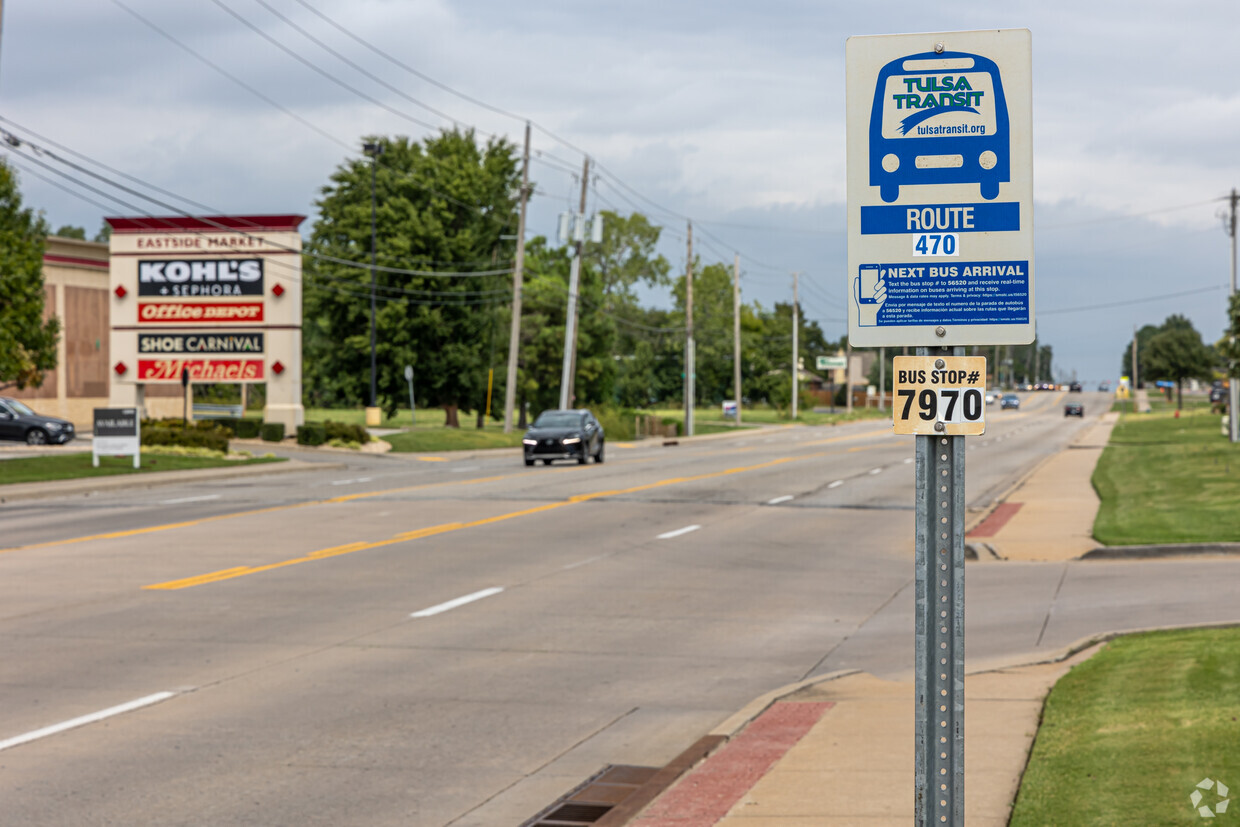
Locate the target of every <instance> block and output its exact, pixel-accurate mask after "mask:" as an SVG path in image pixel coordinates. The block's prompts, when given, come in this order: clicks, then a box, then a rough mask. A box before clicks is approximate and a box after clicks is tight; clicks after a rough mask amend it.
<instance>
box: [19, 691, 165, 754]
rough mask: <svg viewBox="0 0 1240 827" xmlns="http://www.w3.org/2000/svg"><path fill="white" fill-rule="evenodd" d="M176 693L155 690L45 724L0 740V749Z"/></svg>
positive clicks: (120, 712)
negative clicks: (152, 692)
mask: <svg viewBox="0 0 1240 827" xmlns="http://www.w3.org/2000/svg"><path fill="white" fill-rule="evenodd" d="M176 694H177V693H175V692H156V693H155V694H154V695H147V696H146V697H145V698H138V700H136V701H130V702H129V703H124V704H119V705H117V706H112V707H108V708H107V709H103V710H100V711H99V712H92V713H90V714H89V715H82V716H80V717H77V718H72V719H70V720H68V721H62V722H61V723H59V724H52V725H51V726H45V727H43V728H42V729H36V730H34V731H33V732H27V733H26V734H25V735H18V736H15V737H13V738H9V739H7V740H4V741H0V750H6V749H8V748H9V747H16V746H21V745H22V744H28V743H30V742H31V741H37V740H39V739H40V738H46V737H48V736H49V735H56V734H57V733H61V732H64V731H66V730H70V729H76V728H77V727H80V726H85V725H86V724H93V723H97V722H99V721H102V720H104V719H105V718H111V717H113V716H116V715H123V714H125V713H126V712H133V711H134V710H135V709H141V708H142V707H144V706H150V705H151V704H157V703H159V702H160V701H166V700H168V699H169V698H172V697H175V696H176Z"/></svg>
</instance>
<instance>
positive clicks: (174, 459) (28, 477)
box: [0, 451, 283, 485]
mask: <svg viewBox="0 0 1240 827" xmlns="http://www.w3.org/2000/svg"><path fill="white" fill-rule="evenodd" d="M265 462H283V460H281V459H279V458H277V457H256V458H254V459H245V460H232V459H222V458H215V457H182V456H173V455H169V454H155V453H148V452H146V451H143V452H142V467H141V468H138V469H135V468H134V467H133V459H132V458H130V457H100V458H99V467H98V468H95V467H94V466H93V465H91V455H90V453H89V452H87V453H84V454H56V455H54V456H45V457H23V458H21V459H6V460H0V485H7V484H12V483H18V482H50V481H52V480H68V479H76V478H78V477H110V476H113V475H116V474H142V473H150V472H152V471H189V470H194V469H198V468H222V467H223V466H226V465H227V466H235V465H257V464H260V463H265Z"/></svg>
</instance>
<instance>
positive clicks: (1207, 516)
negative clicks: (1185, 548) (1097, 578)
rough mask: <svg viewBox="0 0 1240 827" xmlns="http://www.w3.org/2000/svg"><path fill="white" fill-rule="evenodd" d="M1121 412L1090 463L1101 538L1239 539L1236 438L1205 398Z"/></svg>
mask: <svg viewBox="0 0 1240 827" xmlns="http://www.w3.org/2000/svg"><path fill="white" fill-rule="evenodd" d="M1173 413H1174V412H1173V410H1172V409H1163V410H1161V411H1157V412H1151V413H1148V414H1135V415H1134V414H1123V415H1122V416H1121V417H1120V420H1119V424H1118V425H1116V427H1115V430H1114V432H1113V433H1112V434H1111V441H1110V442H1109V443H1108V445H1107V447H1106V450H1104V451H1103V452H1102V457H1101V459H1099V461H1098V466H1097V468H1095V469H1094V475H1093V484H1094V489H1095V490H1096V491H1097V492H1098V496H1099V497H1100V498H1101V500H1102V505H1101V507H1100V508H1099V510H1098V516H1097V518H1096V519H1095V521H1094V537H1095V538H1096V539H1097V540H1098V541H1099V542H1102V543H1105V544H1107V545H1140V544H1144V543H1190V542H1236V541H1240V509H1238V508H1236V503H1237V502H1240V446H1238V445H1232V444H1231V443H1230V442H1228V441H1227V437H1225V436H1223V434H1222V432H1221V430H1220V428H1221V421H1220V418H1219V417H1218V416H1215V415H1212V414H1210V412H1209V408H1208V406H1194V407H1192V408H1186V409H1185V410H1184V412H1183V413H1182V414H1181V415H1180V418H1178V419H1176V418H1175V417H1174V416H1173Z"/></svg>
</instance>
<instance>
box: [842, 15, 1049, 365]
mask: <svg viewBox="0 0 1240 827" xmlns="http://www.w3.org/2000/svg"><path fill="white" fill-rule="evenodd" d="M845 51H846V64H847V102H848V129H847V139H848V273H847V276H848V278H847V282H848V338H849V341H850V342H851V343H852V345H853V346H854V347H898V346H902V345H903V346H921V347H950V346H957V345H1002V344H1028V343H1029V342H1032V341H1033V338H1034V315H1033V144H1032V82H1031V74H1032V69H1031V65H1032V57H1031V55H1032V49H1031V44H1030V34H1029V30H1028V29H1004V30H997V31H978V32H946V33H938V34H907V35H879V36H864V37H850V38H849V39H848V42H847V45H846V47H845Z"/></svg>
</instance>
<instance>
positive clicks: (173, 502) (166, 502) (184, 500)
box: [159, 494, 221, 505]
mask: <svg viewBox="0 0 1240 827" xmlns="http://www.w3.org/2000/svg"><path fill="white" fill-rule="evenodd" d="M220 496H221V495H219V494H204V495H202V496H200V497H178V498H177V499H175V500H160V501H159V504H160V505H177V504H178V503H199V502H205V501H207V500H218V499H219V498H220Z"/></svg>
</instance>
